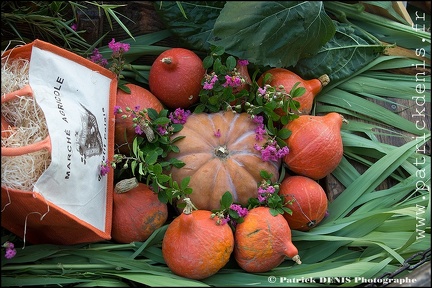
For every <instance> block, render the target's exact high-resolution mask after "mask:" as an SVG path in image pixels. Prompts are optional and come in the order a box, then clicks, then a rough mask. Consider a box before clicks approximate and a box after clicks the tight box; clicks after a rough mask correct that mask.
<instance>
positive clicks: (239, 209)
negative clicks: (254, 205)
mask: <svg viewBox="0 0 432 288" xmlns="http://www.w3.org/2000/svg"><path fill="white" fill-rule="evenodd" d="M230 209H232V210H234V211H236V212H237V213H238V214H239V216H240V217H245V216H246V215H247V214H248V212H249V210H248V209H247V208H243V207H241V206H240V205H239V204H231V205H230Z"/></svg>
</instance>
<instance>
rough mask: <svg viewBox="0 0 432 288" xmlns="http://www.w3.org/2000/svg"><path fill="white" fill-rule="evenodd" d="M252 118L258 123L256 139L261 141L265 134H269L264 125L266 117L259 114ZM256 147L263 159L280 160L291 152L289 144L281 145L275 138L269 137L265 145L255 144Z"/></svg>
mask: <svg viewBox="0 0 432 288" xmlns="http://www.w3.org/2000/svg"><path fill="white" fill-rule="evenodd" d="M252 119H253V121H254V122H255V123H257V124H258V125H257V128H255V139H256V140H257V141H261V140H263V139H264V136H265V135H267V131H266V129H265V126H264V117H263V116H259V115H254V116H252ZM254 148H255V149H256V150H258V151H260V152H261V159H262V160H263V161H278V160H279V159H281V158H283V157H285V156H286V155H288V153H289V148H288V146H284V147H280V146H279V144H278V143H277V141H276V140H275V139H272V138H269V139H268V140H267V141H266V142H265V144H264V145H263V146H260V145H258V144H257V143H256V144H255V145H254Z"/></svg>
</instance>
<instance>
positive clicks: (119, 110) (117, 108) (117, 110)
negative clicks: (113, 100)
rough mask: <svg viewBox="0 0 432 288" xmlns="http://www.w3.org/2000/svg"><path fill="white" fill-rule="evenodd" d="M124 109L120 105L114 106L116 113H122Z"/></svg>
mask: <svg viewBox="0 0 432 288" xmlns="http://www.w3.org/2000/svg"><path fill="white" fill-rule="evenodd" d="M122 112H123V111H122V109H121V107H120V106H114V114H120V113H122Z"/></svg>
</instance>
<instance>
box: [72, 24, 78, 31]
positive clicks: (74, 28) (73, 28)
mask: <svg viewBox="0 0 432 288" xmlns="http://www.w3.org/2000/svg"><path fill="white" fill-rule="evenodd" d="M71 29H72V30H74V31H77V29H78V25H77V24H76V23H73V24H72V25H71Z"/></svg>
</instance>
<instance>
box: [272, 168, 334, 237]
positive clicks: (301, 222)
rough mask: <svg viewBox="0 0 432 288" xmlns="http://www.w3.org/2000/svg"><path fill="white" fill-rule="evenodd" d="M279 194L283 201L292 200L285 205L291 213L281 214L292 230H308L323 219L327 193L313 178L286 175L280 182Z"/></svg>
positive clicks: (326, 204) (326, 205)
mask: <svg viewBox="0 0 432 288" xmlns="http://www.w3.org/2000/svg"><path fill="white" fill-rule="evenodd" d="M279 195H283V196H284V199H285V201H292V204H287V205H285V207H287V208H289V209H291V211H292V215H290V214H288V213H285V214H283V216H284V217H285V219H286V220H287V221H288V224H289V226H290V228H291V229H292V230H300V231H309V230H310V229H312V228H314V227H315V226H316V225H318V224H319V223H320V222H321V221H322V219H324V216H325V214H326V211H327V207H328V201H327V195H326V193H325V191H324V189H323V188H322V187H321V185H320V184H319V183H318V182H316V181H315V180H312V179H311V178H308V177H304V176H289V177H286V178H285V179H284V180H282V182H281V183H280V189H279Z"/></svg>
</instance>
